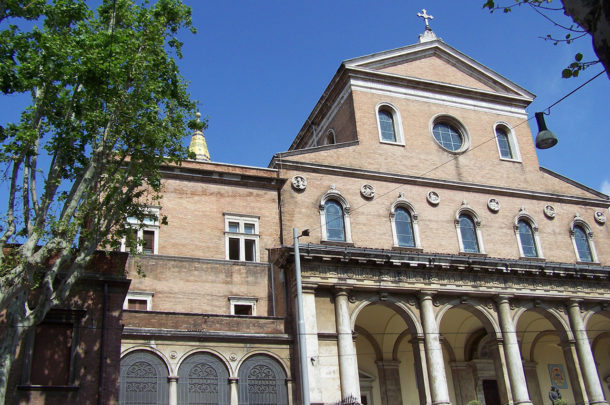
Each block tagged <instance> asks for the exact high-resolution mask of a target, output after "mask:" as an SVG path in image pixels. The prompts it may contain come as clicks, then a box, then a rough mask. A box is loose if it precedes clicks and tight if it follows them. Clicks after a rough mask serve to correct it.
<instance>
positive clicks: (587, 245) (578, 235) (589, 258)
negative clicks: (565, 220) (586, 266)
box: [570, 214, 598, 263]
mask: <svg viewBox="0 0 610 405" xmlns="http://www.w3.org/2000/svg"><path fill="white" fill-rule="evenodd" d="M570 238H571V239H572V245H573V247H574V253H575V254H576V260H577V261H579V262H587V263H597V262H598V260H597V252H596V250H595V244H594V243H593V231H592V230H591V227H590V226H589V224H587V223H586V222H585V220H584V219H582V217H580V215H578V214H576V215H574V219H573V220H572V222H571V223H570Z"/></svg>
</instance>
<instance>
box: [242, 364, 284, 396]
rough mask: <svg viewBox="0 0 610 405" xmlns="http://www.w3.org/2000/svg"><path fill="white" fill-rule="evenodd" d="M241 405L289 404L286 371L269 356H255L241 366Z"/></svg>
mask: <svg viewBox="0 0 610 405" xmlns="http://www.w3.org/2000/svg"><path fill="white" fill-rule="evenodd" d="M237 376H238V378H239V383H238V389H239V404H240V405H272V404H277V405H285V404H287V403H288V391H287V388H286V378H287V377H286V371H285V370H284V367H283V365H282V364H281V363H280V362H278V361H277V360H276V359H275V358H273V357H271V356H269V355H267V354H260V353H257V354H253V355H251V356H249V357H248V358H246V359H245V360H244V361H243V362H242V363H241V364H240V366H239V370H238V373H237Z"/></svg>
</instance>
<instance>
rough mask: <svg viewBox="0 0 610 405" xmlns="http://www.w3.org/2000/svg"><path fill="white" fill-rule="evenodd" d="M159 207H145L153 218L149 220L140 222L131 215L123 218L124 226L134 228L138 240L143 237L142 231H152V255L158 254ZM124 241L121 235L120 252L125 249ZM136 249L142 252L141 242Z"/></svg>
mask: <svg viewBox="0 0 610 405" xmlns="http://www.w3.org/2000/svg"><path fill="white" fill-rule="evenodd" d="M159 209H160V207H158V206H156V207H147V208H146V211H147V212H148V214H147V215H151V216H154V218H155V219H154V220H152V221H151V222H146V221H145V222H144V223H140V222H139V221H137V220H136V219H135V218H131V217H130V218H127V219H126V220H125V222H126V225H125V226H126V227H128V228H134V229H136V240H137V241H138V242H139V241H141V240H143V239H144V231H152V232H154V246H153V252H152V254H153V255H156V254H159ZM125 243H126V241H125V237H123V238H122V239H121V249H120V250H121V252H125V251H127V246H126V245H125ZM136 251H137V252H138V253H142V251H143V247H142V245H141V244H139V243H138V246H137V248H136Z"/></svg>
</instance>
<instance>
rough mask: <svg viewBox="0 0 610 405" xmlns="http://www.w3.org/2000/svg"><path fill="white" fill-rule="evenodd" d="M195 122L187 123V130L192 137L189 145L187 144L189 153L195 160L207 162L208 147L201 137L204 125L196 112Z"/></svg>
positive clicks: (203, 137)
mask: <svg viewBox="0 0 610 405" xmlns="http://www.w3.org/2000/svg"><path fill="white" fill-rule="evenodd" d="M195 117H197V118H196V120H192V121H191V122H189V128H191V129H192V130H193V136H192V137H191V143H190V144H189V152H192V153H193V154H194V155H195V160H199V161H203V162H209V161H210V152H209V151H208V145H207V143H206V141H205V136H204V135H203V128H205V123H204V122H201V113H200V112H199V111H197V113H195Z"/></svg>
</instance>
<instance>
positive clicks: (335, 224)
mask: <svg viewBox="0 0 610 405" xmlns="http://www.w3.org/2000/svg"><path fill="white" fill-rule="evenodd" d="M349 210H350V206H349V204H348V202H347V200H346V199H345V198H344V197H343V196H342V195H341V193H340V192H339V191H338V190H337V189H336V187H335V186H334V185H331V186H330V190H328V191H327V192H326V193H325V194H324V195H323V196H322V198H321V200H320V228H321V231H322V241H323V242H324V241H325V242H339V243H341V242H345V243H351V242H352V237H351V228H350V220H349Z"/></svg>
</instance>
